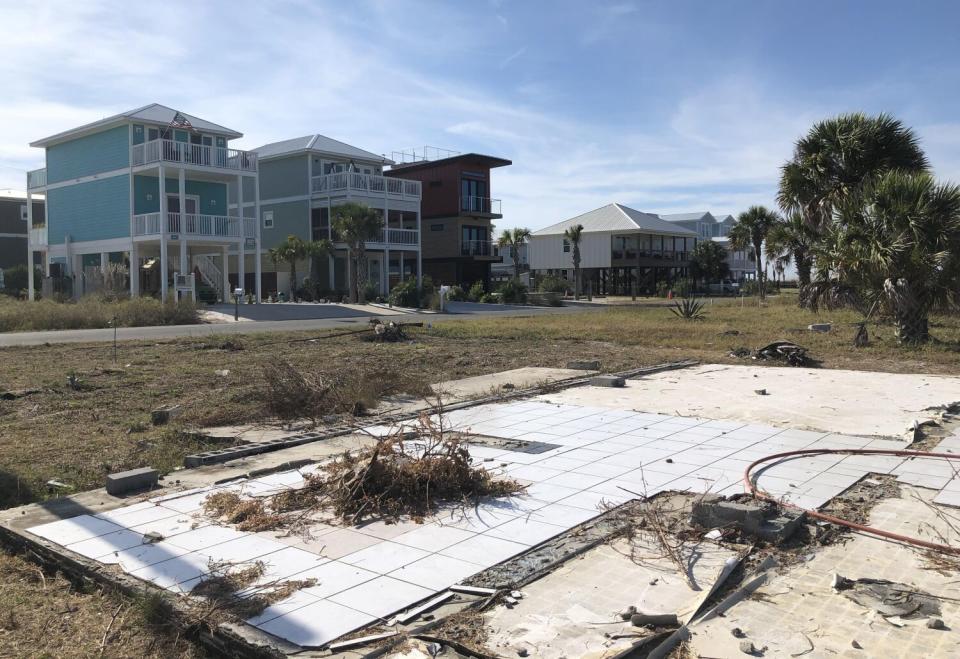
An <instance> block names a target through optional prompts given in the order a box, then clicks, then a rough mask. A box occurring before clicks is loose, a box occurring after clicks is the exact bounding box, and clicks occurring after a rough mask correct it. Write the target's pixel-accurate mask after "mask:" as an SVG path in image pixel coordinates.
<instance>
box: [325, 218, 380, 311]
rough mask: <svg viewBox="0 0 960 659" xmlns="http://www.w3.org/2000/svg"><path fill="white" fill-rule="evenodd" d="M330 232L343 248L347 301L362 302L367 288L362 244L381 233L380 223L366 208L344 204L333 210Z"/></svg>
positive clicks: (363, 246) (364, 245)
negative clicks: (346, 279)
mask: <svg viewBox="0 0 960 659" xmlns="http://www.w3.org/2000/svg"><path fill="white" fill-rule="evenodd" d="M332 226H333V230H334V232H336V234H337V235H338V236H339V238H340V240H342V241H343V242H345V243H346V244H347V261H348V266H352V267H349V270H350V284H349V285H350V301H351V302H358V301H359V302H366V300H365V299H364V295H363V289H364V288H365V287H366V284H367V247H366V242H367V241H368V240H372V239H374V238H376V237H377V235H378V234H379V232H380V231H381V230H382V229H383V219H382V218H381V217H380V215H379V214H377V213H376V211H373V210H371V209H370V207H369V206H367V205H366V204H358V203H355V202H348V203H345V204H341V205H340V206H337V207H336V208H335V209H334V215H333V225H332Z"/></svg>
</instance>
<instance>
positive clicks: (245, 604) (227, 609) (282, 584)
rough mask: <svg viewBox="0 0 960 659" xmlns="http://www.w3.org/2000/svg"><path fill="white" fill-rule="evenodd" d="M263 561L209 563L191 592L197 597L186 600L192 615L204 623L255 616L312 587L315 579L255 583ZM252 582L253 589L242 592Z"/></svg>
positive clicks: (264, 567)
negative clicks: (208, 566) (208, 570)
mask: <svg viewBox="0 0 960 659" xmlns="http://www.w3.org/2000/svg"><path fill="white" fill-rule="evenodd" d="M265 571H266V566H265V565H264V563H263V561H255V562H252V563H230V562H216V561H212V562H211V563H210V572H209V573H208V574H207V576H206V577H204V578H203V580H202V581H201V582H200V583H199V584H197V586H196V587H195V588H194V589H193V590H192V591H191V594H193V595H197V596H199V597H200V598H201V599H191V600H189V602H190V605H191V607H192V608H193V616H194V617H195V618H196V619H197V620H198V621H204V622H206V623H208V624H210V623H211V622H214V621H217V620H219V619H223V618H228V617H232V618H241V619H247V618H251V617H253V616H257V615H259V614H260V613H262V612H263V611H264V609H266V608H267V607H268V606H270V605H271V604H275V603H276V602H279V601H280V600H283V599H286V598H287V597H289V596H290V595H292V594H293V593H294V592H296V591H298V590H300V589H302V588H309V587H311V586H315V585H316V583H317V580H316V579H292V580H279V581H272V582H269V583H264V584H259V585H256V584H257V582H258V581H259V580H260V578H261V577H262V576H263V575H264V572H265ZM254 585H256V589H255V590H254V592H252V593H251V592H246V593H244V592H242V591H244V590H245V589H251V587H253V586H254Z"/></svg>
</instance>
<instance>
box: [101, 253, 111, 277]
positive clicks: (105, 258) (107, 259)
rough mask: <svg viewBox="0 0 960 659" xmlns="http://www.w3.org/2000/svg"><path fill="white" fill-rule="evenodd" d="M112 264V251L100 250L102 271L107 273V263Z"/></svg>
mask: <svg viewBox="0 0 960 659" xmlns="http://www.w3.org/2000/svg"><path fill="white" fill-rule="evenodd" d="M109 264H110V253H109V252H100V272H102V273H104V274H106V272H107V265H109Z"/></svg>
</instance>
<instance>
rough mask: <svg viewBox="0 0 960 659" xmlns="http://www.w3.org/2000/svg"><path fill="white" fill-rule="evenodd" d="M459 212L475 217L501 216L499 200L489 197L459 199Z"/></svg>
mask: <svg viewBox="0 0 960 659" xmlns="http://www.w3.org/2000/svg"><path fill="white" fill-rule="evenodd" d="M460 210H461V212H464V213H470V214H476V215H498V216H499V215H501V213H500V200H499V199H491V198H490V197H460Z"/></svg>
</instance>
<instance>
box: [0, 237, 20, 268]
mask: <svg viewBox="0 0 960 659" xmlns="http://www.w3.org/2000/svg"><path fill="white" fill-rule="evenodd" d="M26 264H27V236H26V234H24V236H23V238H8V237H5V236H0V270H5V269H6V268H12V267H13V266H15V265H26Z"/></svg>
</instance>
